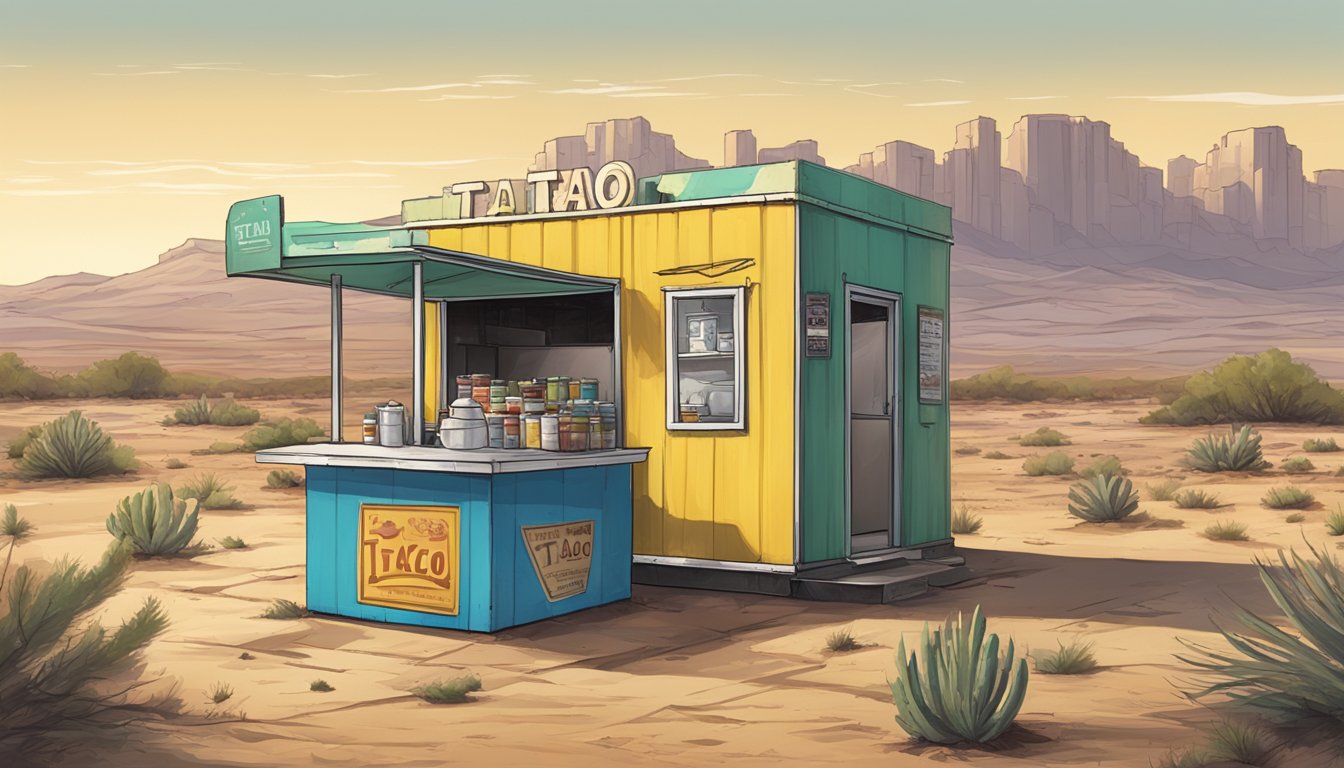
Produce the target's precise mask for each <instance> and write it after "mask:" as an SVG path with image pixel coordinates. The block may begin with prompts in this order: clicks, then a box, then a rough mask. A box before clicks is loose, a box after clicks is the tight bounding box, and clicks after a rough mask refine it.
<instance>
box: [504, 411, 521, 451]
mask: <svg viewBox="0 0 1344 768" xmlns="http://www.w3.org/2000/svg"><path fill="white" fill-rule="evenodd" d="M519 427H520V425H519V423H518V417H517V416H516V415H514V414H507V415H505V416H504V447H505V448H519V447H521V445H522V442H521V440H520V438H521V437H522V435H520V434H519Z"/></svg>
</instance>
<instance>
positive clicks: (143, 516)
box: [107, 483, 206, 557]
mask: <svg viewBox="0 0 1344 768" xmlns="http://www.w3.org/2000/svg"><path fill="white" fill-rule="evenodd" d="M196 507H197V504H196V502H195V501H194V500H193V501H192V503H191V504H190V505H188V504H187V502H186V501H183V500H181V499H174V498H173V488H172V486H170V485H168V484H167V483H154V484H153V485H151V486H149V487H148V488H146V489H145V490H143V491H141V492H139V493H137V494H134V495H132V496H127V497H125V498H123V499H122V500H121V501H119V502H117V511H116V512H114V513H112V514H111V515H108V517H107V532H108V533H110V534H112V535H113V536H114V537H116V538H118V539H121V540H123V541H126V542H128V543H129V544H130V546H131V548H132V549H133V551H134V552H135V554H137V555H141V556H144V557H164V556H170V555H184V556H188V557H189V556H191V555H196V554H200V553H201V552H203V551H205V549H206V545H204V544H201V543H199V542H197V543H194V544H193V543H192V541H191V539H192V537H193V536H195V535H196V524H197V519H196V515H197V509H196Z"/></svg>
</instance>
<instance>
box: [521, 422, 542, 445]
mask: <svg viewBox="0 0 1344 768" xmlns="http://www.w3.org/2000/svg"><path fill="white" fill-rule="evenodd" d="M522 431H523V435H522V438H523V439H522V443H523V447H524V448H540V447H541V417H540V416H524V417H523V427H522Z"/></svg>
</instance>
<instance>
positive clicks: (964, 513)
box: [952, 504, 985, 536]
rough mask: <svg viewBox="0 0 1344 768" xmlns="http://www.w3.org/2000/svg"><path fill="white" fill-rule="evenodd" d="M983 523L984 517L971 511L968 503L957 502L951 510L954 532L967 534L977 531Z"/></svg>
mask: <svg viewBox="0 0 1344 768" xmlns="http://www.w3.org/2000/svg"><path fill="white" fill-rule="evenodd" d="M984 524H985V519H984V518H983V517H981V516H980V515H977V514H975V513H974V512H972V511H971V506H970V505H969V504H958V505H957V508H956V509H954V510H952V532H953V533H955V534H958V535H963V536H968V535H970V534H972V533H979V532H980V529H981V528H982V527H983V526H984Z"/></svg>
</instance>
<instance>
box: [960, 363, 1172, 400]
mask: <svg viewBox="0 0 1344 768" xmlns="http://www.w3.org/2000/svg"><path fill="white" fill-rule="evenodd" d="M1184 384H1185V378H1184V377H1178V378H1174V379H1162V380H1158V381H1137V380H1135V379H1131V378H1124V379H1090V378H1087V377H1085V376H1060V377H1041V376H1028V375H1026V374H1022V373H1018V372H1017V371H1015V370H1013V367H1012V366H1010V365H1001V366H999V367H997V368H993V369H990V370H988V371H985V372H984V373H977V374H976V375H974V376H970V377H968V378H965V379H957V380H955V381H953V382H952V383H951V386H950V390H951V397H952V399H953V400H1015V401H1017V402H1033V401H1042V400H1133V399H1137V398H1153V397H1155V398H1158V399H1159V400H1161V401H1162V402H1171V401H1172V400H1173V399H1174V398H1175V397H1176V395H1178V394H1180V392H1181V389H1182V387H1183V386H1184Z"/></svg>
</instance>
